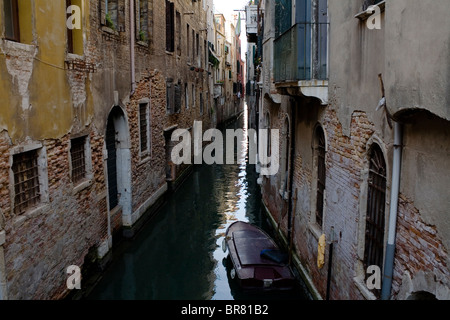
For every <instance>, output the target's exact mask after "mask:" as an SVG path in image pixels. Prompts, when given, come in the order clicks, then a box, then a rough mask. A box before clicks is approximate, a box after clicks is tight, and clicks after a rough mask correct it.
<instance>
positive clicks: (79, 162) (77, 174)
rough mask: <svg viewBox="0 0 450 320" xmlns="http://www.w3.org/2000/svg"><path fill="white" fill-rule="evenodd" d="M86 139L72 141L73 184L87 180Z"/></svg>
mask: <svg viewBox="0 0 450 320" xmlns="http://www.w3.org/2000/svg"><path fill="white" fill-rule="evenodd" d="M85 146H86V137H80V138H76V139H72V140H71V147H70V157H71V159H72V182H73V183H78V182H81V181H82V180H83V179H84V178H86V152H85Z"/></svg>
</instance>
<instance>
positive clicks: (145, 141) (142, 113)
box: [139, 103, 149, 152]
mask: <svg viewBox="0 0 450 320" xmlns="http://www.w3.org/2000/svg"><path fill="white" fill-rule="evenodd" d="M147 111H148V104H147V103H141V104H139V131H140V140H141V152H145V151H148V149H149V119H148V112H147Z"/></svg>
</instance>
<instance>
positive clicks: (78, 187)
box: [72, 179, 92, 195]
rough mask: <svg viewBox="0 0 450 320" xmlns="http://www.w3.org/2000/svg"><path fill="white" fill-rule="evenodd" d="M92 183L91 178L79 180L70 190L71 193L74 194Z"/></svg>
mask: <svg viewBox="0 0 450 320" xmlns="http://www.w3.org/2000/svg"><path fill="white" fill-rule="evenodd" d="M91 185H92V179H85V180H83V181H82V182H79V183H78V184H77V185H76V186H75V187H74V188H73V190H72V195H76V194H77V193H79V192H81V191H83V190H84V189H86V188H88V187H90V186H91Z"/></svg>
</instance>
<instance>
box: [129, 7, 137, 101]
mask: <svg viewBox="0 0 450 320" xmlns="http://www.w3.org/2000/svg"><path fill="white" fill-rule="evenodd" d="M134 38H135V12H134V1H130V64H131V66H130V68H131V93H130V95H133V94H134V92H135V90H136V81H135V78H136V77H135V74H136V70H135V60H134Z"/></svg>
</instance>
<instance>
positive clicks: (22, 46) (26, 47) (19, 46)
mask: <svg viewBox="0 0 450 320" xmlns="http://www.w3.org/2000/svg"><path fill="white" fill-rule="evenodd" d="M0 45H1V46H2V47H3V48H2V49H3V51H4V53H5V54H7V55H11V56H17V54H14V52H15V51H21V52H23V53H28V54H30V55H34V54H36V49H37V46H36V45H34V44H26V43H22V42H17V41H13V40H8V39H1V42H0Z"/></svg>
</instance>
